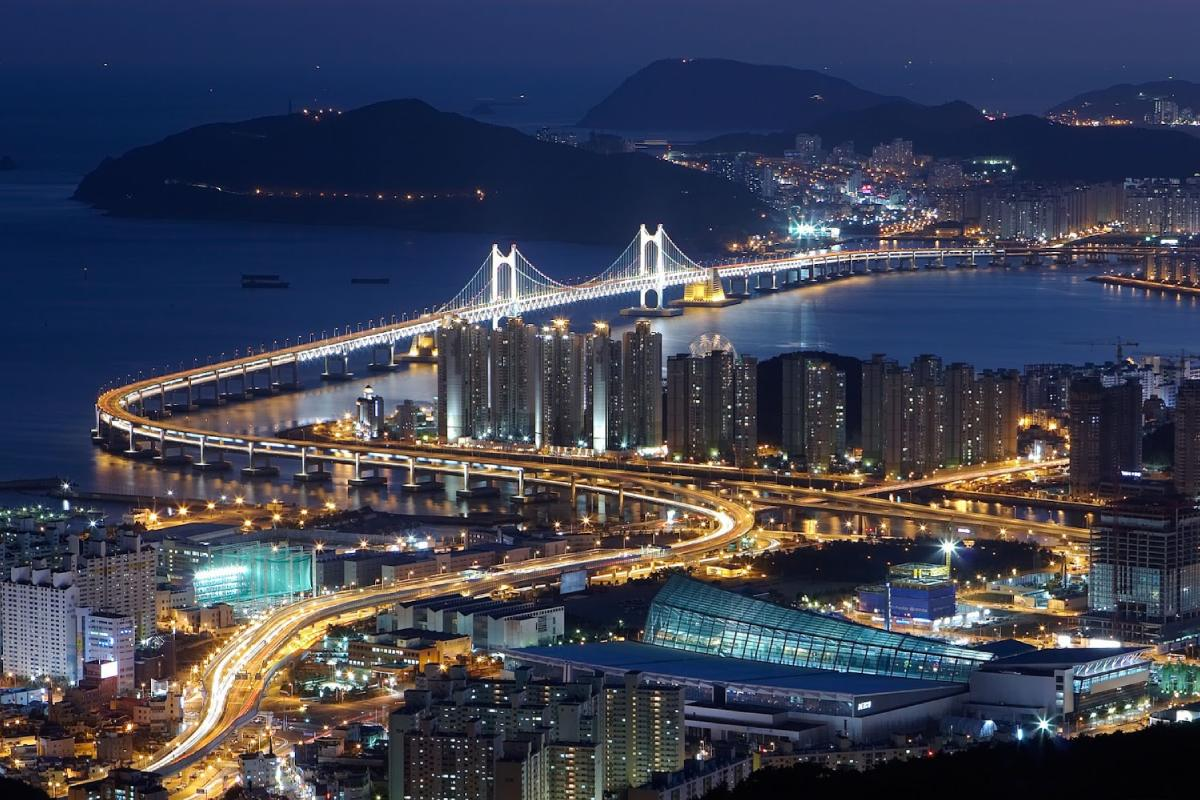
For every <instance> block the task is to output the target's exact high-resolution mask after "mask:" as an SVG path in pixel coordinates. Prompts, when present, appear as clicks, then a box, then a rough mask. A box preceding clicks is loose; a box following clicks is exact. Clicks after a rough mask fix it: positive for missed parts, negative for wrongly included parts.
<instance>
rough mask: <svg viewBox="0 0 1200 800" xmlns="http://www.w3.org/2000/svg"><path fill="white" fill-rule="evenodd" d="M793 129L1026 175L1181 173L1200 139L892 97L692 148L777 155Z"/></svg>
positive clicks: (1199, 150) (1198, 161) (1198, 152)
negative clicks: (986, 163) (996, 159)
mask: <svg viewBox="0 0 1200 800" xmlns="http://www.w3.org/2000/svg"><path fill="white" fill-rule="evenodd" d="M797 132H804V133H817V134H820V136H821V137H822V140H823V141H824V142H825V144H826V146H832V145H834V144H837V143H838V142H841V141H845V140H853V141H854V143H855V146H856V147H857V149H858V150H859V151H860V152H863V153H867V152H870V148H871V147H872V146H873V145H874V144H877V143H879V142H882V141H888V140H890V139H892V138H895V137H897V136H899V137H903V138H907V139H912V140H913V147H914V149H915V150H916V151H917V152H918V153H923V154H928V155H932V156H938V157H953V158H969V157H973V156H1002V157H1007V158H1011V159H1012V160H1013V162H1014V163H1015V164H1016V165H1017V168H1018V174H1019V175H1021V176H1022V177H1024V178H1027V179H1030V180H1093V181H1105V180H1122V179H1124V178H1129V177H1184V176H1188V175H1192V174H1194V173H1195V172H1196V171H1197V170H1200V139H1197V138H1195V137H1192V136H1189V135H1188V134H1185V133H1180V132H1178V131H1172V130H1159V129H1147V128H1134V127H1099V128H1087V127H1076V126H1070V125H1059V124H1055V123H1053V122H1050V121H1049V120H1045V119H1042V118H1040V117H1033V116H1020V117H1012V118H1008V119H1001V120H997V121H995V122H992V121H989V120H987V119H986V118H985V117H983V116H982V115H981V114H979V112H977V111H976V110H975V109H973V108H972V107H971V106H969V105H967V104H966V103H948V104H946V105H942V106H933V107H926V106H915V105H911V104H898V105H897V104H889V105H884V106H879V107H876V108H871V109H866V110H864V111H860V112H854V113H847V114H842V115H839V116H837V117H832V118H830V119H827V120H825V121H823V122H820V123H817V124H814V125H811V126H808V127H807V128H804V129H801V130H800V131H796V130H789V131H785V132H781V133H776V134H769V135H755V134H734V135H726V136H721V137H717V138H714V139H710V140H708V141H704V142H699V143H697V144H696V145H694V146H692V148H690V149H692V150H693V151H695V152H710V153H711V152H737V151H750V152H759V153H763V154H765V155H778V154H782V153H783V151H784V150H786V149H789V148H790V147H792V146H793V142H794V141H795V134H796V133H797Z"/></svg>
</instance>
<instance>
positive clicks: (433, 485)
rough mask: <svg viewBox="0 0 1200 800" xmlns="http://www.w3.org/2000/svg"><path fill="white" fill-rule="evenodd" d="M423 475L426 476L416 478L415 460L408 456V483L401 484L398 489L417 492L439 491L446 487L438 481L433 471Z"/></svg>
mask: <svg viewBox="0 0 1200 800" xmlns="http://www.w3.org/2000/svg"><path fill="white" fill-rule="evenodd" d="M425 475H426V477H424V478H421V479H419V480H418V478H417V460H416V459H415V458H410V459H409V460H408V483H405V484H403V485H401V487H400V490H401V491H403V492H406V493H408V494H417V493H420V492H440V491H443V490H444V489H445V488H446V487H445V486H443V485H442V484H441V483H440V482H439V481H438V479H437V475H435V474H433V473H425Z"/></svg>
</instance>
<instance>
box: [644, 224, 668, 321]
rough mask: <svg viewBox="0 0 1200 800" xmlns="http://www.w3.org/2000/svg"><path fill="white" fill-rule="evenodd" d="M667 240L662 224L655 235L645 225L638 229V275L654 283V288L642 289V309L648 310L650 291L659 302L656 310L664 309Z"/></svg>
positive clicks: (655, 306)
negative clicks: (647, 297) (652, 291)
mask: <svg viewBox="0 0 1200 800" xmlns="http://www.w3.org/2000/svg"><path fill="white" fill-rule="evenodd" d="M666 238H667V234H666V231H664V230H663V226H662V223H659V225H658V228H656V229H655V231H654V233H650V231H648V230H646V226H645V225H642V226H641V228H639V229H638V236H637V274H638V276H639V277H648V278H650V279H651V280H653V282H654V285H653V286H647V287H645V288H643V289H642V294H641V302H640V303H639V305H640V306H641V307H642V308H646V292H647V291H649V290H650V289H654V294H655V295H656V300H657V302H656V304H655V305H654V308H662V307H663V290H664V289H666V288H667V255H666V241H665V240H666ZM651 245H653V249H651ZM647 251H649V252H647Z"/></svg>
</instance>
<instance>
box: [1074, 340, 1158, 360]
mask: <svg viewBox="0 0 1200 800" xmlns="http://www.w3.org/2000/svg"><path fill="white" fill-rule="evenodd" d="M1067 344H1080V345H1087V346H1088V347H1113V346H1115V347H1116V348H1117V363H1118V364H1119V363H1120V362H1122V361H1124V360H1125V348H1126V347H1140V346H1141V345H1140V344H1138V343H1137V342H1131V341H1129V340H1128V339H1122V338H1121V337H1120V336H1118V337H1117V338H1116V339H1114V340H1111V341H1104V342H1067Z"/></svg>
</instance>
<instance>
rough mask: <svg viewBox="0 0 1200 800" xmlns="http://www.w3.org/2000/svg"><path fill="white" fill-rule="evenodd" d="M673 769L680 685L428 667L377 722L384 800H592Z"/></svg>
mask: <svg viewBox="0 0 1200 800" xmlns="http://www.w3.org/2000/svg"><path fill="white" fill-rule="evenodd" d="M683 767H684V690H683V688H682V687H680V686H675V685H663V684H657V683H651V682H648V681H643V680H642V679H641V678H640V676H639V675H638V674H637V673H630V674H628V675H626V676H625V677H624V679H623V680H613V679H605V678H604V677H602V676H598V675H591V674H588V675H581V676H578V677H574V678H570V679H567V680H535V679H533V678H532V677H531V672H530V670H529V669H528V668H517V669H515V670H514V671H513V677H512V678H509V679H487V678H469V677H468V676H467V672H466V670H465V669H464V668H462V667H451V668H450V669H449V670H448V671H444V672H443V671H441V670H438V669H436V668H431V669H428V670H427V671H426V673H425V675H424V677H423V678H422V679H420V680H418V683H417V688H416V689H411V690H409V691H407V692H405V703H404V706H403V707H402V708H400V709H398V710H396V711H394V712H393V713H392V714H391V716H390V718H389V721H388V788H389V796H390V798H391V800H442V799H443V798H450V797H453V798H456V799H458V800H501V799H502V798H514V799H520V800H541V799H542V798H545V799H546V800H601V798H603V797H607V796H612V795H614V794H616V793H619V792H623V791H625V790H626V789H628V788H630V787H635V786H641V785H643V784H647V783H649V782H650V781H651V779H652V778H653V777H654V776H655V775H657V774H662V773H673V772H677V771H679V770H682V769H683Z"/></svg>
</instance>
